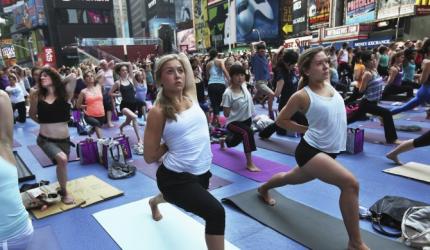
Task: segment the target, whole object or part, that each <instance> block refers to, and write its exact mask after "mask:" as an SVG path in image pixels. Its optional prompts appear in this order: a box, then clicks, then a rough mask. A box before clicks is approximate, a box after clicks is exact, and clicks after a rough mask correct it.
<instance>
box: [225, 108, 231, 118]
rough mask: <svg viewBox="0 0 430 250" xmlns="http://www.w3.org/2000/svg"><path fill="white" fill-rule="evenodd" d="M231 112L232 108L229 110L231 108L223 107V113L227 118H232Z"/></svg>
mask: <svg viewBox="0 0 430 250" xmlns="http://www.w3.org/2000/svg"><path fill="white" fill-rule="evenodd" d="M230 111H231V108H229V107H223V113H224V116H225V117H229V116H230Z"/></svg>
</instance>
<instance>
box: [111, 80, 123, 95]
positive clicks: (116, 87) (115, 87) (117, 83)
mask: <svg viewBox="0 0 430 250" xmlns="http://www.w3.org/2000/svg"><path fill="white" fill-rule="evenodd" d="M118 89H119V81H116V82H115V84H114V85H113V86H112V88H111V89H110V91H109V95H110V96H111V97H117V96H121V94H118V93H115V92H116V91H117V90H118Z"/></svg>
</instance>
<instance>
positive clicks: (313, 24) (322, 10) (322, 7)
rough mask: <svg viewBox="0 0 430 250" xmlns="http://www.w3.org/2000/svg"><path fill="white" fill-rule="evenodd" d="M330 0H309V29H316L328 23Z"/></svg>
mask: <svg viewBox="0 0 430 250" xmlns="http://www.w3.org/2000/svg"><path fill="white" fill-rule="evenodd" d="M330 4H331V0H309V5H308V18H309V29H318V28H321V27H326V26H328V25H329V24H330Z"/></svg>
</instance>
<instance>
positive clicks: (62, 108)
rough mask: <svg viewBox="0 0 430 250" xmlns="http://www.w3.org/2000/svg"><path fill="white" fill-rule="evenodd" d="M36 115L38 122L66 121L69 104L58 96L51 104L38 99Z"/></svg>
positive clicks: (68, 113) (68, 118)
mask: <svg viewBox="0 0 430 250" xmlns="http://www.w3.org/2000/svg"><path fill="white" fill-rule="evenodd" d="M37 117H38V119H39V123H57V122H68V121H69V120H70V104H69V103H68V102H66V101H64V100H63V101H62V100H59V99H58V98H57V99H55V101H54V102H53V103H52V104H49V103H47V102H45V101H43V100H39V102H38V103H37Z"/></svg>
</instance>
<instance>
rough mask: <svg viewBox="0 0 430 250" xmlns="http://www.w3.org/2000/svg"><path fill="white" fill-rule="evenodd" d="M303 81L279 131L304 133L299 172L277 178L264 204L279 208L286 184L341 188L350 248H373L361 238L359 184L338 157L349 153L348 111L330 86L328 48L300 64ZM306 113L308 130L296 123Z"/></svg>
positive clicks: (282, 117)
mask: <svg viewBox="0 0 430 250" xmlns="http://www.w3.org/2000/svg"><path fill="white" fill-rule="evenodd" d="M298 65H299V69H300V73H301V76H302V79H301V81H300V84H299V90H298V91H297V92H296V93H295V94H294V95H293V96H291V98H290V100H289V101H288V103H287V105H286V106H285V107H284V108H283V109H282V111H281V113H280V114H279V116H278V119H277V121H276V123H277V124H278V126H280V127H282V128H285V129H290V130H293V131H297V132H300V133H304V136H303V137H302V139H301V141H300V143H299V145H298V146H297V148H296V153H295V156H296V161H297V163H298V166H299V167H296V168H294V169H293V170H291V171H290V172H287V173H285V172H284V173H278V174H276V175H274V176H273V177H272V178H271V179H270V180H269V181H268V182H267V183H265V184H263V185H262V186H260V187H259V188H258V192H259V194H260V195H261V197H262V199H263V201H264V202H266V203H268V204H269V205H275V203H276V201H275V200H274V199H273V198H272V197H271V196H270V194H269V190H270V189H272V188H275V187H280V186H284V185H287V184H301V183H306V182H309V181H311V180H313V179H315V178H317V179H320V180H321V181H324V182H326V183H329V184H332V185H335V186H337V187H338V188H339V189H340V191H341V194H340V200H339V203H340V210H341V212H342V217H343V221H344V223H345V226H346V230H347V232H348V236H349V243H348V249H368V247H367V246H366V245H365V243H364V242H363V240H362V239H361V236H360V228H359V224H358V221H359V218H358V192H359V185H358V182H357V180H356V178H355V177H354V176H353V175H352V174H351V173H350V172H349V171H348V170H347V169H346V168H345V167H343V166H342V165H341V164H340V163H338V162H337V161H336V160H335V158H336V156H337V155H338V154H339V153H340V152H341V151H343V150H345V148H346V131H347V127H346V111H345V106H344V104H343V99H342V97H341V96H340V94H339V93H338V92H336V90H335V89H334V88H333V87H332V86H331V85H330V82H329V76H330V75H329V59H328V57H327V56H326V54H325V53H324V51H323V48H321V47H319V48H312V49H308V50H306V51H305V52H304V53H303V54H302V55H301V56H300V58H299V61H298ZM297 111H299V112H302V113H303V114H305V116H306V118H307V120H308V123H309V126H303V125H299V124H297V123H296V122H294V121H292V120H291V117H292V116H293V115H294V114H295V113H296V112H297Z"/></svg>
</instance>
